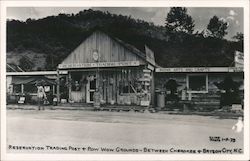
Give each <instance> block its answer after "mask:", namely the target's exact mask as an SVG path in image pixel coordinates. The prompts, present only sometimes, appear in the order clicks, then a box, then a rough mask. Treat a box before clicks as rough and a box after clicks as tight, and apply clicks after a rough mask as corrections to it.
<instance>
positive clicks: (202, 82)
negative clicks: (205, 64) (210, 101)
mask: <svg viewBox="0 0 250 161" xmlns="http://www.w3.org/2000/svg"><path fill="white" fill-rule="evenodd" d="M187 87H188V92H192V93H207V92H208V76H207V75H188V76H187Z"/></svg>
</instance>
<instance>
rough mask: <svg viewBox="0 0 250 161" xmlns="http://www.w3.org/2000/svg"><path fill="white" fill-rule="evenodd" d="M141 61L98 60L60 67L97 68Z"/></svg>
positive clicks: (61, 66)
mask: <svg viewBox="0 0 250 161" xmlns="http://www.w3.org/2000/svg"><path fill="white" fill-rule="evenodd" d="M139 65H140V62H139V61H121V62H97V63H73V64H59V66H58V68H59V69H70V68H96V67H123V66H139Z"/></svg>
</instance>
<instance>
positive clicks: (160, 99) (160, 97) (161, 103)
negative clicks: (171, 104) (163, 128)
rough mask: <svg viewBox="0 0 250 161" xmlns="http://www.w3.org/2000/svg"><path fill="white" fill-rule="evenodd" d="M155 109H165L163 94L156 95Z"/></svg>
mask: <svg viewBox="0 0 250 161" xmlns="http://www.w3.org/2000/svg"><path fill="white" fill-rule="evenodd" d="M157 107H159V108H164V107H165V94H164V92H159V93H158V94H157Z"/></svg>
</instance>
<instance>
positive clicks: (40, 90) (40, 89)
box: [37, 85, 46, 110]
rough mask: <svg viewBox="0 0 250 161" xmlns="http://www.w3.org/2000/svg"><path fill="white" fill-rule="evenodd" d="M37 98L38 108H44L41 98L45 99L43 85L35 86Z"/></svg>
mask: <svg viewBox="0 0 250 161" xmlns="http://www.w3.org/2000/svg"><path fill="white" fill-rule="evenodd" d="M37 98H38V110H40V109H41V110H45V108H44V106H43V100H44V99H46V94H45V92H44V88H43V86H41V85H40V86H38V87H37Z"/></svg>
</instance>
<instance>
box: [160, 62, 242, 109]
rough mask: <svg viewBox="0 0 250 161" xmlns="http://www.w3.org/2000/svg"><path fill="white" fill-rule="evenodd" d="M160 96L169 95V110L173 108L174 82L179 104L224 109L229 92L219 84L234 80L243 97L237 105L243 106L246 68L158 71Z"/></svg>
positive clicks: (200, 68) (188, 68)
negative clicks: (172, 89) (162, 94)
mask: <svg viewBox="0 0 250 161" xmlns="http://www.w3.org/2000/svg"><path fill="white" fill-rule="evenodd" d="M155 72H156V73H155V89H156V92H158V93H160V92H164V93H165V96H166V97H165V98H166V100H165V103H166V104H165V106H168V103H169V102H170V103H169V106H171V99H169V98H170V97H171V93H170V89H169V88H167V84H168V82H170V81H174V82H176V84H177V85H176V86H177V88H176V95H177V98H178V101H185V100H187V101H189V102H192V103H193V104H195V105H197V106H196V107H199V108H203V109H204V108H211V109H213V108H220V106H221V95H222V94H223V93H225V92H226V91H223V89H220V88H219V87H218V85H217V84H220V83H223V81H225V79H226V78H228V77H230V79H232V81H233V82H235V83H236V84H237V86H238V87H237V88H238V89H236V90H239V91H238V92H239V97H240V98H238V100H237V101H236V102H235V103H238V104H241V103H242V102H241V101H243V97H244V72H243V66H242V67H187V68H180V67H179V68H178V67H177V68H157V69H156V71H155Z"/></svg>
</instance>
